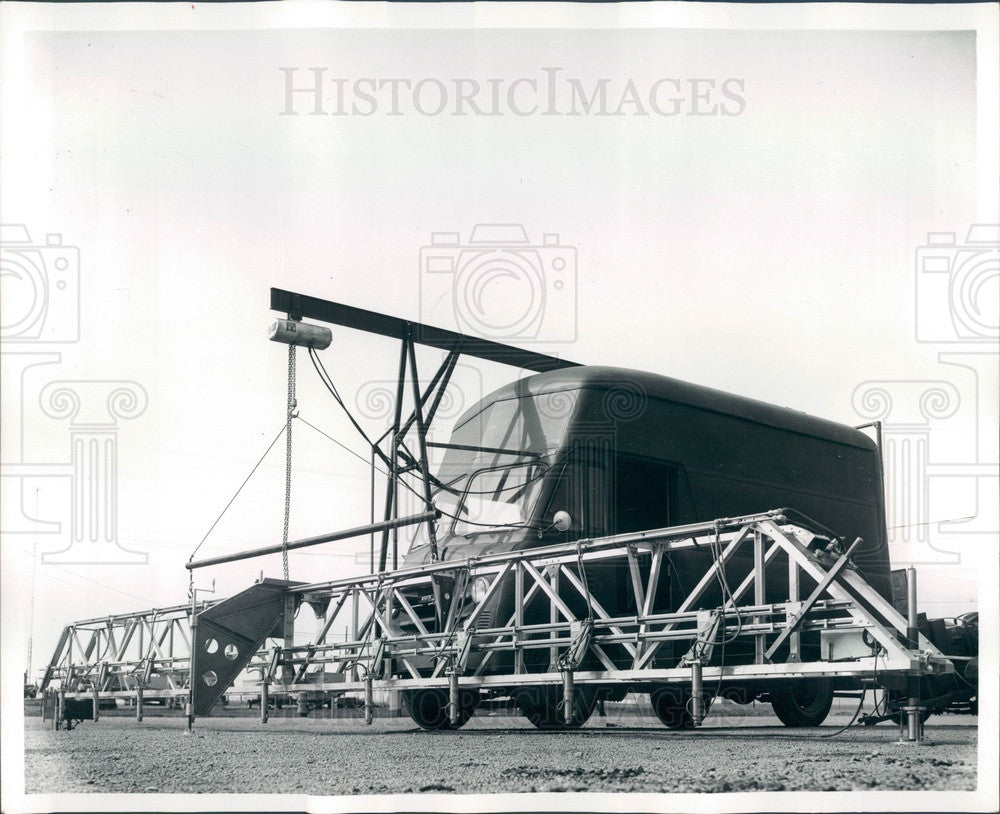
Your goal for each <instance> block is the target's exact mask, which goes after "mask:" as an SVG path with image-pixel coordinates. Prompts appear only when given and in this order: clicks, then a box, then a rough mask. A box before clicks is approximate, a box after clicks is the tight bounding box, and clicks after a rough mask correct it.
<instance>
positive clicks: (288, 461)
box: [281, 345, 297, 582]
mask: <svg viewBox="0 0 1000 814" xmlns="http://www.w3.org/2000/svg"><path fill="white" fill-rule="evenodd" d="M296 406H297V403H296V401H295V345H289V346H288V412H287V421H288V423H287V424H286V426H285V523H284V528H283V529H282V532H281V569H282V571H283V573H284V575H285V581H286V582H287V581H288V518H289V515H290V514H291V511H292V419H293V418H295V408H296Z"/></svg>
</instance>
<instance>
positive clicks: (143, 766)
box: [25, 710, 977, 795]
mask: <svg viewBox="0 0 1000 814" xmlns="http://www.w3.org/2000/svg"><path fill="white" fill-rule="evenodd" d="M723 712H725V710H723ZM848 720H850V714H849V713H846V715H844V716H843V717H840V716H837V715H832V716H831V718H830V719H829V721H830V723H829V724H828V725H826V726H824V727H821V728H820V729H812V730H791V729H785V728H783V727H781V726H780V724H778V722H777V719H775V718H773V717H771V716H769V715H762V714H756V715H753V716H750V717H747V716H745V715H744V716H742V717H741V719H740V720H739V721H738V722H737V725H733V723H734V719H733V717H732V716H728V717H727V715H725V714H719V713H718V712H713V714H712V715H711V716H710V717H709V718H708V719H707V720H706V726H705V727H704V728H703V729H701V730H699V731H695V732H672V731H669V730H666V729H664V727H663V726H662V725H660V724H659V722H658V721H656V720H655V719H651V718H648V717H644V716H642V715H641V714H639V715H629V714H617V715H615V714H611V715H609V716H608V717H606V718H601V717H598V716H597V715H595V716H594V717H593V718H592V719H591V720H590V722H588V724H587V725H586V726H585V727H584V728H582V729H580V730H577V731H575V732H539V731H537V730H535V729H533V728H532V727H531V726H530V725H529V724H528V723H527V722H525V721H523V720H522V719H519V718H516V717H509V716H505V715H499V716H497V715H493V716H489V715H481V714H477V715H476V716H475V717H474V718H473V719H472V720H471V721H470V722H469V723H468V724H467V725H466V726H465V727H464V728H463V729H461V730H460V731H457V732H435V733H429V732H423V731H422V730H419V729H417V728H416V727H415V726H414V725H413V724H412V723H411V722H410V720H409V719H408V718H406V719H393V718H380V719H376V721H375V722H374V724H373V725H372V726H371V727H366V726H365V725H364V722H363V721H362V720H360V719H357V718H346V719H344V718H341V719H334V720H330V719H322V718H305V719H300V718H294V717H274V718H272V719H271V721H270V722H269V723H267V724H266V725H265V724H261V723H260V721H259V720H256V719H254V718H248V717H244V718H239V717H225V718H203V719H199V720H198V721H197V722H196V724H195V731H194V733H193V734H191V735H189V734H187V733H186V732H185V721H184V719H183V718H180V717H174V716H167V715H164V716H162V717H147V718H146V720H145V721H144V722H143V723H141V724H140V723H137V722H136V721H135V720H134V719H132V718H129V717H108V716H105V717H102V718H101V720H100V721H99V722H97V723H93V722H86V723H84V724H82V725H80V726H79V727H78V728H76V729H74V730H73V731H72V732H66V731H59V732H56V731H54V730H53V729H52V728H51V724H50V723H43V722H42V721H41V720H40V719H38V718H34V717H33V718H28V719H27V720H26V726H25V729H26V731H25V748H26V754H25V774H26V789H25V791H26V792H27V793H29V794H33V793H61V792H131V793H143V792H149V793H152V792H159V793H184V792H209V793H211V792H216V793H218V792H235V793H258V794H260V793H264V794H267V793H271V794H276V793H277V794H316V795H337V794H403V793H414V792H437V793H447V792H456V793H463V794H470V793H478V794H489V793H494V792H545V791H589V792H738V791H785V790H788V791H791V790H808V791H828V790H839V791H853V790H866V789H879V790H911V791H912V790H920V789H933V790H974V789H975V787H976V740H977V729H976V726H975V725H974V721H975V719H968V718H965V719H956V718H952V717H935V718H931V719H930V721H928V724H927V739H926V741H925V742H924V743H923V744H921V745H919V746H918V745H913V744H900V743H897V738H898V730H897V728H896V727H894V726H892V725H890V724H883V725H879V726H876V727H869V728H852V729H850V730H848V731H846V732H843V733H842V734H840V735H838V736H836V737H833V738H828V739H823V738H820V737H819V735H821V734H829V733H832V732H835V731H836V730H837V729H838V728H839V727H840V726H843V725H844V724H846V723H847V721H848Z"/></svg>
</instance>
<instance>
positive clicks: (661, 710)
mask: <svg viewBox="0 0 1000 814" xmlns="http://www.w3.org/2000/svg"><path fill="white" fill-rule="evenodd" d="M713 700H714V699H713V698H711V697H706V698H705V702H704V703H705V715H708V711H709V709H710V708H711V706H712V701H713ZM649 701H650V703H651V704H652V705H653V712H655V713H656V717H657V718H659V719H660V723H662V724H663V725H664V726H665V727H666V728H667V729H693V728H694V718H693V717H692V716H691V688H690V687H674V686H667V687H660V688H659V689H656V690H653V691H652V692H651V693H650V694H649Z"/></svg>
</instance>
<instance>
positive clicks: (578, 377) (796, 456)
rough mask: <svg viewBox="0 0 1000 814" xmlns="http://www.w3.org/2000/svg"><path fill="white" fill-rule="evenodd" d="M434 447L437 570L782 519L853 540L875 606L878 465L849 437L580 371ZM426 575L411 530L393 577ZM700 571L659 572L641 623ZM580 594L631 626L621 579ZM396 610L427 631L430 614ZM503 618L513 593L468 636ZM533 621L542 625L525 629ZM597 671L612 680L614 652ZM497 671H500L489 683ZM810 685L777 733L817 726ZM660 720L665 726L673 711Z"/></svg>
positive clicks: (886, 583) (881, 584)
mask: <svg viewBox="0 0 1000 814" xmlns="http://www.w3.org/2000/svg"><path fill="white" fill-rule="evenodd" d="M437 446H439V447H444V456H443V460H442V462H441V465H440V466H439V467H438V470H437V472H436V473H435V478H436V483H437V488H436V491H435V493H434V496H433V499H434V503H435V506H436V507H437V508H438V509H440V510H441V512H442V515H441V517H440V519H439V520H438V522H437V524H436V529H435V530H436V544H437V550H438V557H439V559H441V560H446V561H447V560H464V559H468V558H470V557H478V556H482V555H485V554H490V553H497V552H504V551H515V550H522V549H528V548H532V547H537V546H541V545H550V544H553V543H559V542H572V541H574V540H579V539H584V538H594V537H602V536H606V535H611V534H619V533H627V532H633V531H642V530H647V529H657V528H664V527H668V526H677V525H682V524H687V523H694V522H700V521H706V520H712V519H715V518H722V517H735V516H740V515H748V514H754V513H758V512H764V511H768V510H771V509H775V508H780V507H791V508H793V509H794V510H796V511H797V512H799V513H801V515H804V516H806V517H808V518H810V522H812V523H814V524H816V525H817V526H818V527H819V528H823V527H826V528H829V529H835V530H836V534H837V535H839V536H841V537H843V538H846V539H848V540H853V539H854V538H856V537H860V538H862V540H863V543H862V544H861V545H860V546H859V547H858V548H857V549H856V551H855V553H854V555H853V558H852V559H853V562H854V564H855V566H856V568H857V570H858V571H859V572H860V573H861V575H862V576H863V577H864V578H865V579H866V580H867V582H868V583H869V584H870V585H871V586H872V587H874V588H875V589H876V590H877V591H879V592H880V593H881V594H882V595H883V596H885V597H886V598H890V579H889V571H890V565H889V556H888V548H887V540H886V529H885V525H886V524H885V508H884V503H883V497H882V482H881V469H880V467H881V464H880V455H879V450H878V448H877V446H876V444H875V442H874V441H873V440H872V439H871V438H869V437H868V436H867V435H865V434H864V433H862V432H860V431H858V430H855V429H852V428H850V427H846V426H843V425H840V424H837V423H834V422H831V421H825V420H822V419H819V418H814V417H812V416H808V415H806V414H804V413H801V412H797V411H794V410H790V409H785V408H781V407H776V406H774V405H771V404H766V403H764V402H760V401H756V400H752V399H748V398H742V397H739V396H735V395H732V394H729V393H725V392H721V391H718V390H712V389H709V388H706V387H700V386H697V385H693V384H689V383H686V382H682V381H678V380H676V379H671V378H667V377H663V376H657V375H654V374H650V373H643V372H638V371H631V370H624V369H620V368H610V367H591V366H580V367H571V368H566V369H562V370H556V371H551V372H547V373H540V374H537V375H533V376H530V377H527V378H524V379H521V380H519V381H517V382H515V383H513V384H510V385H507V386H505V387H503V388H501V389H499V390H497V391H495V392H494V393H492V394H490V395H489V396H487V397H486V398H484V399H482V400H481V401H480V402H479V403H478V404H476V405H474V406H473V407H472V408H471V409H469V410H468V411H467V412H466V413H465V414H464V415H463V416H462V417H461V418H460V419H459V420H458V422H457V423H456V425H455V427H454V429H453V432H452V436H451V439H450V440H449V442H448V443H447V444H438V445H437ZM559 512H564V513H567V514H568V515H569V518H570V525H569V528H566V529H565V530H559V528H558V527H557V526H558V525H564V524H557V523H556V514H557V513H559ZM430 559H431V547H430V545H429V539H428V531H427V529H426V527H423V528H421V529H420V530H419V531H418V532H417V534H416V536H415V538H414V540H413V541H412V544H411V547H410V549H409V552H408V553H407V554H406V557H405V560H404V563H403V565H404V567H405V566H410V565H417V564H422V563H425V562H428V561H430ZM710 564H711V554H710V553H709V552H701V551H691V552H686V553H685V555H684V556H674V557H673V558H672V559H671V562H670V564H669V565H670V567H669V568H667V569H664V573H663V574H662V575H661V577H660V584H661V587H662V589H661V590H659V591H658V593H657V604H656V607H655V610H657V611H671V610H674V609H675V608H676V603H677V602H679V601H680V599H681V598H683V597H684V596H686V594H687V593H688V592H689V591H690V590H691V588H692V587H693V586H694V585H695V583H696V582H697V581H698V579H699V578H700V577H701V575H702V574H703V573H704V572H705V570H706V569H707V568H708V566H709V565H710ZM586 579H587V582H588V584H589V586H590V590H591V592H592V594H593V596H594V598H596V599H597V600H599V602H600V603H601V604H602V605H603V606H604V607H605V608H606V609H607V610H608V611H609V612H610V613H611V614H612V615H619V614H622V615H627V614H635V613H636V611H637V609H636V608H635V606H634V599H633V597H632V593H631V591H629V590H628V582H627V581H628V579H629V575H628V572H627V570H625V569H622V568H615V567H610V566H608V567H604V568H592V569H589V570H588V573H587V574H586ZM767 585H768V598H767V601H769V602H783V601H785V599H787V574H786V572H785V570H784V569H775V570H774V573H771V571H770V570H769V572H768V577H767ZM810 587H811V586H809V585H806V586H805V587H804V589H803V590H809V589H810ZM477 590H482V587H481V586H477V585H476V584H475V583H474V584H473V585H472V586H471V592H472V594H473V598H475V592H476V591H477ZM721 598H722V597H721V594H720V593H719V590H718V589H715V592H714V594H713V591H711V590H710V591H708V592H706V594H705V596H704V599H703V603H704V604H703V607H706V608H710V607H715V606H717V605H718V604H719V603H720V600H721ZM410 599H411V604H413V605H414V606H415V607H417V608H418V610H419V612H420V613H421V615H423V614H428V618H427V621H428V622H429V623H430V621H431V616H432V614H433V600H432V599H431V598H430V597H429V596H428V597H421V596H412V597H410ZM512 607H513V591H512V589H511V586H506V588H505V589H503V590H501V591H498V592H497V595H496V597H495V598H494V600H493V601H492V606H491V607H490V608H488V609H487V611H486V612H484V613H483V614H482V615H481V617H480V618H479V619H478V620H477V628H478V629H483V628H488V627H490V626H491V625H492V624H494V622H495V621H496V622H497V623H502V622H503V621H505V620H506V618H507V617H508V615H509V614H510V613H511V609H512ZM580 610H581V611H582V610H583V609H580ZM525 612H526V613H527V614H528V616H527V617H526V623H527V622H530V621H532V614H531V609H530V608H528V609H525ZM534 621H543V620H542V619H540V618H538V616H537V613H536V614H535V617H534ZM404 626H405V622H404ZM510 655H511V658H512V657H513V656H512V654H510ZM611 655H612V658H614V659H615V660H616V661H618V660H619V659H621V661H622V666H625V661H626V660H627V654H626V653H625V652H624V651H622V652H621V653H618V654H617V655H616V654H611ZM533 656H534V660H533V661H532V660H531V659H529V660H528V661H527V662H526V664H525V668H526V669H527V670H528V671H529V672H532V671H533V672H543V671H545V670H546V669H548V668H549V666H550V665H549V663H548V661H541V660H540V659H543V658H545V651H541V650H536V651H534V653H533ZM818 656H819V642H818V640H817V641H811V640H805V641H803V652H802V657H803V659H806V660H808V659H815V658H818ZM725 657H726V658H727V663H732V662H734V661H739V660H740V659H741V658H748V659H750V658H752V653H745V654H741V653H740V652H739V650H738V649H736V648H730V649H729V652H728V653H726V656H725ZM671 659H673V660H674V662H676V656H675V654H673V653H672V651H671V648H670V647H664V648H662V651H661V653H660V655H659V656H658V660H660V661H659V663H662V664H663V665H665V666H666V665H668V664H669V665H670V666H673V665H672V663H671ZM510 667H511V664H510V660H509V659H507V658H504V657H503V656H501V657H500V658H496V659H495V660H494V662H493V664H492V665H490V668H489V669H490V671H491V672H493V671H496V672H502V671H505V670H506V671H509V670H510ZM820 683H821V684H822V686H821V692H820V695H821V696H822V697H820V698H818V699H816V698H813V697H812V696H815V695H816V689H815V687H813V688H812V689H808V688H807V690H808V692H807V693H806V694H807V696H810V697H806V698H804V699H800V706H803V707H804V708H808V707H810V705H811V708H812V709H813V712H812V714H811V715H808V714H806V715H803V714H796V713H795V710H794V709H793V714H792V715H790V717H789V721H790V722H793V723H799V724H801V723H809V722H810V721H811V720H812V719H813V718H816V717H819V720H822V717H825V715H826V712H827V711H828V710H829V706H830V702H831V700H832V693H833V689H832V687H830V686H827V685H828V684H829V682H826V683H825V684H823V683H822V682H820ZM800 686H804V685H801V683H800ZM640 689H641V688H640ZM728 689H729V690H730V692H731V695H732V697H736V698H742V699H745V700H749V699H752V698H754V697H768V698H769V697H770V695H769V694H768V693H767V691H766V690H767V688H766V687H765V688H763V691H762V688H760V687H756V688H754V687H749V688H747V687H732V688H728ZM618 691H619V692H621V693H624V690H623V689H621V688H620V687H619V688H618ZM772 700H773V699H772ZM526 703H527V705H528V706H529V707H530V702H526ZM554 703H555V702H554ZM521 706H522V710H524V711H525V713H526V714H528V717H529V718H532V717H533V716H532V714H531V710H530V709H526V704H525V703H522V704H521ZM537 706H538V704H537V703H536V704H535V707H534V708H533V709H534V710H535V712H536V713H537ZM792 706H793V707H794V706H795V704H794V703H793V704H792ZM654 707H655V699H654ZM807 711H808V710H807ZM667 712H668V713H669V716H674V714H675V712H676V710H674V709H670V710H667ZM799 712H801V710H800V711H799ZM669 716H668V717H669ZM534 717H536V718H537V717H539V716H538V715H537V714H536V715H535V716H534ZM544 717H545V716H544V715H542V716H541V718H542V719H544ZM661 717H664V716H662V715H661ZM682 717H683V716H682ZM789 721H786V722H789ZM665 722H667V721H666V720H665ZM668 725H669V723H668Z"/></svg>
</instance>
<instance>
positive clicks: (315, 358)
mask: <svg viewBox="0 0 1000 814" xmlns="http://www.w3.org/2000/svg"><path fill="white" fill-rule="evenodd" d="M309 358H310V359H311V360H312V363H313V367H314V368H316V373H317V374H318V375H319V378H320V381H322V382H323V384H324V385H326V389H327V390H329V391H330V395H331V396H333V398H334V400H335V401H336V402H337V404H339V405H340V408H341V409H342V410H343V411H344V415H346V416H347V418H348V420H349V421H350V422H351V424H353V425H354V429H356V430H357V431H358V432H359V433H360V434H361V437H362V438H364V439H365V441H366V442H367V444H368V446H370V447H372V448H373V449H375V448H376V447H375V444H374V443H372V439H371V438H369V437H368V433H366V432H365V431H364V430H363V429H362V428H361V425H360V424H358V422H357V421H356V420H355V419H354V416H353V415H352V414H351V411H350V410H348V409H347V405H346V404H344V400H343V399H342V398H341V397H340V393H338V392H337V387H336V385H334V383H333V379H331V378H330V374H329V373H327V372H326V368H325V367H323V362H322V361H321V360H320V358H319V355H318V354H317V353H316V349H315V348H309Z"/></svg>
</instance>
